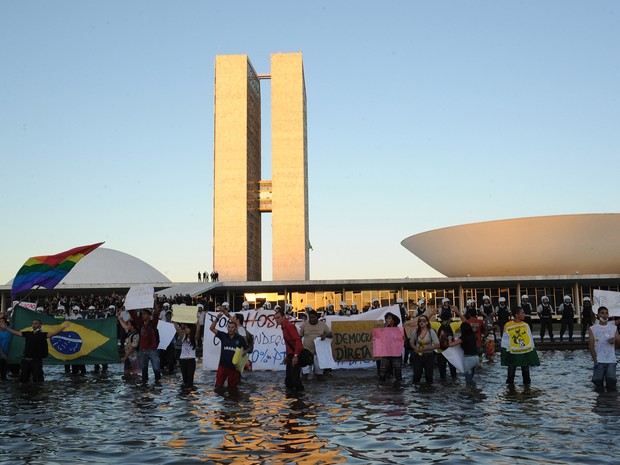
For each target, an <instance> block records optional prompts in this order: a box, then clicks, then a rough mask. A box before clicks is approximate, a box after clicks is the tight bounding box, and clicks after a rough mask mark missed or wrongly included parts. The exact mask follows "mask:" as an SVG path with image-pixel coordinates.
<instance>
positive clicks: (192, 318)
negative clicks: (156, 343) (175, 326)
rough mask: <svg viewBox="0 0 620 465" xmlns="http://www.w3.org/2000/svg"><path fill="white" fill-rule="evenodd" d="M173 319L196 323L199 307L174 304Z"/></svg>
mask: <svg viewBox="0 0 620 465" xmlns="http://www.w3.org/2000/svg"><path fill="white" fill-rule="evenodd" d="M172 321H176V322H177V323H191V324H194V325H195V324H196V321H198V307H197V306H195V305H176V304H175V305H173V306H172Z"/></svg>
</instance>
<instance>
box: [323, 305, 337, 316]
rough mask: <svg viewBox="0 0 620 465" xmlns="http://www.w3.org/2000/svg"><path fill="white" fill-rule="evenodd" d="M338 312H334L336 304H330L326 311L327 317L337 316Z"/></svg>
mask: <svg viewBox="0 0 620 465" xmlns="http://www.w3.org/2000/svg"><path fill="white" fill-rule="evenodd" d="M335 314H336V311H335V310H334V304H328V305H327V310H325V315H335Z"/></svg>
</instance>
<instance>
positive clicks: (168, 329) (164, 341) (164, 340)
mask: <svg viewBox="0 0 620 465" xmlns="http://www.w3.org/2000/svg"><path fill="white" fill-rule="evenodd" d="M151 295H152V294H151ZM157 331H159V345H158V346H157V348H158V349H161V350H166V348H167V347H168V344H170V341H172V338H173V337H174V335H175V334H176V332H177V330H176V329H175V328H174V325H173V324H172V323H168V322H167V321H161V320H160V321H159V323H157Z"/></svg>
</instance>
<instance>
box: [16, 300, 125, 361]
mask: <svg viewBox="0 0 620 465" xmlns="http://www.w3.org/2000/svg"><path fill="white" fill-rule="evenodd" d="M37 319H38V320H41V323H42V325H43V327H42V331H43V332H46V333H49V332H52V331H54V330H55V329H57V328H58V327H59V326H60V325H62V324H63V323H69V326H68V327H67V328H65V330H64V331H63V332H61V333H60V334H57V335H56V336H54V337H52V338H51V339H48V340H47V348H48V352H49V355H48V357H47V358H46V359H44V360H43V364H44V365H69V364H74V365H81V364H84V365H93V364H96V363H120V358H119V355H118V345H117V344H118V342H117V337H116V325H117V321H116V318H104V319H100V320H59V319H58V318H53V317H51V316H47V315H44V314H41V313H36V312H33V311H31V310H27V309H25V308H22V307H16V308H15V313H14V314H13V329H15V330H17V331H32V321H33V320H37ZM24 344H25V342H24V338H23V337H20V336H11V345H10V346H9V363H19V362H20V360H21V358H22V353H23V352H24Z"/></svg>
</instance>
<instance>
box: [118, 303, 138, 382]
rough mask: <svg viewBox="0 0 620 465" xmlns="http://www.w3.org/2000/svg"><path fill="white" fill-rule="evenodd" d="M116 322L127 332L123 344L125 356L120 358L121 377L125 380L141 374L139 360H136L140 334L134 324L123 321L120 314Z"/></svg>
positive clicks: (131, 321) (130, 321) (129, 321)
mask: <svg viewBox="0 0 620 465" xmlns="http://www.w3.org/2000/svg"><path fill="white" fill-rule="evenodd" d="M117 318H118V322H119V324H120V325H121V327H122V328H123V329H124V330H125V331H126V332H127V335H126V336H125V340H124V343H123V346H124V349H125V354H124V355H123V356H122V357H121V362H122V363H123V364H124V365H123V376H124V377H125V379H127V378H130V377H133V376H137V375H139V374H141V373H142V368H140V360H139V359H138V350H139V347H140V333H139V332H138V327H137V326H136V323H135V322H134V321H133V320H132V319H129V320H128V321H125V320H123V316H122V314H121V313H119V314H118V316H117Z"/></svg>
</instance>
